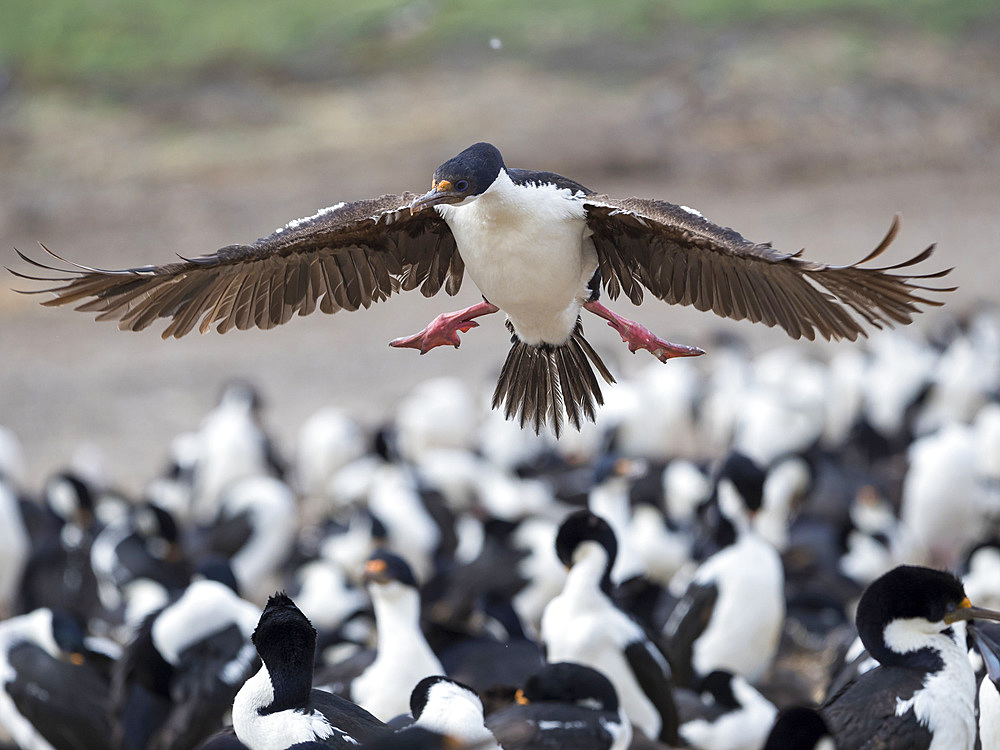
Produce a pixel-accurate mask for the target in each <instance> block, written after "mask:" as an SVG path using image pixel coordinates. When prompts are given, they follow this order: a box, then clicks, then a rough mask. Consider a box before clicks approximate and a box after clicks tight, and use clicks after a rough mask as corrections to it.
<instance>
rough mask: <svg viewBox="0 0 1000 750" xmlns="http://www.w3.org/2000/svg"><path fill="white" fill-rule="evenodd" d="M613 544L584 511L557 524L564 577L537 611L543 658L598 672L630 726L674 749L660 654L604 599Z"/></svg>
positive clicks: (673, 712) (672, 711) (672, 712)
mask: <svg viewBox="0 0 1000 750" xmlns="http://www.w3.org/2000/svg"><path fill="white" fill-rule="evenodd" d="M617 546H618V545H617V542H616V540H615V535H614V532H612V530H611V527H610V526H609V525H608V524H607V522H606V521H604V520H603V519H602V518H600V517H599V516H595V515H594V514H593V513H591V512H590V511H586V510H581V511H577V512H575V513H572V514H570V515H569V516H568V517H567V518H566V520H565V521H563V523H562V525H561V526H560V527H559V533H558V535H557V536H556V552H557V554H558V556H559V559H560V561H561V562H562V563H563V564H564V565H566V566H567V567H569V574H568V575H567V577H566V584H565V586H564V587H563V590H562V593H561V594H559V596H557V597H556V598H554V599H553V600H552V601H551V602H549V604H548V606H546V608H545V612H544V613H543V614H542V629H541V636H542V642H543V643H544V644H545V651H546V657H547V659H548V660H549V661H554V662H555V661H572V662H578V663H581V664H586V665H587V666H589V667H593V668H595V669H597V670H599V671H601V672H602V673H604V674H605V675H606V676H607V677H608V679H610V680H611V683H612V684H613V685H614V686H615V691H616V692H617V694H618V698H619V700H620V701H621V704H622V708H623V709H624V710H625V713H626V715H627V716H628V718H629V720H630V721H631V722H632V724H633V726H635V727H636V728H638V729H640V730H641V731H642V732H643V733H644V734H645V735H646V736H647V737H648V738H649V739H654V740H657V739H658V740H660V741H661V742H667V743H674V744H679V737H678V735H677V709H676V707H675V705H674V699H673V694H672V693H673V687H672V685H671V680H672V671H671V668H670V665H669V663H668V662H667V659H666V656H664V654H663V652H662V651H661V650H660V648H659V646H658V645H657V644H656V643H655V642H654V641H653V640H652V639H650V637H649V635H648V634H647V633H646V631H645V630H644V629H643V627H642V626H641V625H639V623H637V622H636V621H635V620H633V619H631V618H630V617H629V616H628V615H627V614H626V613H625V612H623V611H622V610H621V609H619V608H618V607H617V606H616V605H615V603H614V602H613V601H612V600H611V598H610V591H611V569H612V567H613V566H614V563H615V555H616V551H617Z"/></svg>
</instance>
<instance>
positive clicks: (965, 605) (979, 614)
mask: <svg viewBox="0 0 1000 750" xmlns="http://www.w3.org/2000/svg"><path fill="white" fill-rule="evenodd" d="M942 619H943V620H944V621H945V622H946V623H948V624H949V625H951V624H952V623H955V622H958V621H959V620H993V621H994V622H1000V612H994V611H993V610H992V609H983V608H982V607H974V606H973V605H972V602H970V601H969V600H968V598H965V599H963V600H962V601H961V603H960V604H959V605H958V606H957V607H955V609H953V610H952V611H951V612H948V613H947V614H946V615H945V616H944V617H943V618H942Z"/></svg>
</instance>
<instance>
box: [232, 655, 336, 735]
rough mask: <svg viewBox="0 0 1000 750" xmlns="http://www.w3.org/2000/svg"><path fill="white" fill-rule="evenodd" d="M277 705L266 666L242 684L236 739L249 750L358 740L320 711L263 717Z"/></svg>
mask: <svg viewBox="0 0 1000 750" xmlns="http://www.w3.org/2000/svg"><path fill="white" fill-rule="evenodd" d="M272 703H274V685H273V684H272V683H271V675H270V673H269V672H268V671H267V667H266V666H262V667H261V668H260V670H259V671H258V672H257V674H255V675H254V676H253V677H251V678H250V679H249V680H247V681H246V682H245V683H243V687H242V688H240V691H239V692H238V693H237V694H236V699H235V700H234V701H233V729H234V730H235V732H236V737H237V738H238V739H239V741H240V742H242V743H243V744H244V745H246V746H247V747H248V748H250V750H269V748H274V747H288V746H290V745H294V744H295V743H297V742H308V741H310V740H323V739H326V738H327V737H331V736H332V735H334V734H339V735H341V736H342V737H343V738H344V739H346V740H347V741H349V742H355V743H356V741H355V740H354V739H353V738H352V737H349V736H348V735H347V734H345V733H344V732H341V731H340V730H339V729H337V728H336V727H334V726H332V725H331V724H330V722H329V721H327V719H326V717H325V716H323V714H321V713H320V712H318V711H311V712H305V711H303V710H302V709H298V708H288V709H285V710H284V711H276V712H274V713H272V714H262V713H261V709H266V708H267V707H268V706H270V705H271V704H272Z"/></svg>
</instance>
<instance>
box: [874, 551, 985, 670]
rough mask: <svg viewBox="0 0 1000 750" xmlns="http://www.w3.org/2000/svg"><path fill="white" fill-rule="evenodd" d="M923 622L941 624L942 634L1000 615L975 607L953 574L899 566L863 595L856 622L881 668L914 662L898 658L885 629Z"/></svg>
mask: <svg viewBox="0 0 1000 750" xmlns="http://www.w3.org/2000/svg"><path fill="white" fill-rule="evenodd" d="M912 618H922V619H924V620H927V621H928V622H931V623H941V630H944V629H945V628H947V627H948V626H950V625H951V624H953V623H955V622H958V621H959V620H972V619H976V618H979V619H987V620H997V619H1000V613H996V612H992V611H990V610H987V609H982V608H980V607H974V606H972V604H971V602H969V599H968V598H967V597H966V595H965V589H964V588H963V587H962V582H961V581H960V580H959V579H958V578H956V577H955V576H954V575H952V574H951V573H946V572H945V571H942V570H933V569H931V568H924V567H920V566H916V565H900V566H899V567H898V568H893V569H892V570H890V571H889V572H888V573H886V574H884V575H883V576H882V577H880V578H877V579H875V581H873V582H872V584H871V585H870V586H869V587H868V588H867V589H866V590H865V592H864V593H863V594H862V595H861V600H860V601H859V602H858V610H857V614H856V616H855V622H856V624H857V627H858V635H859V636H860V637H861V642H862V643H863V644H864V645H865V648H867V649H868V651H869V653H871V654H872V656H874V657H875V658H876V659H878V661H879V662H880V663H882V664H902V663H904V661H905V662H907V663H909V662H912V661H913V658H912V653H913V652H911V653H910V654H907V655H905V656H904V655H901V654H897V653H896V652H895V651H893V650H891V649H890V648H889V647H888V646H887V645H886V643H885V628H886V626H887V625H889V623H891V622H893V621H894V620H904V619H912Z"/></svg>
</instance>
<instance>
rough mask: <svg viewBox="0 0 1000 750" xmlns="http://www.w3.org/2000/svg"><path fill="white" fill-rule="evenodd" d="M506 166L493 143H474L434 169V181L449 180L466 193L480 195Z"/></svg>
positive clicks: (457, 188) (457, 189) (458, 189)
mask: <svg viewBox="0 0 1000 750" xmlns="http://www.w3.org/2000/svg"><path fill="white" fill-rule="evenodd" d="M503 168H504V164H503V157H502V156H501V155H500V152H499V151H498V150H497V148H496V146H494V145H493V144H491V143H474V144H472V145H471V146H469V147H468V148H467V149H465V150H464V151H462V152H461V153H460V154H458V155H457V156H453V157H452V158H451V159H449V160H448V161H446V162H445V163H444V164H442V165H441V166H440V167H438V168H437V169H436V170H435V171H434V182H435V183H437V182H438V181H440V180H447V181H448V182H450V183H451V184H452V186H453V188H454V189H455V190H456V191H457V192H460V193H465V194H466V195H480V194H482V193H483V192H485V190H486V188H488V187H489V186H490V185H492V184H493V182H494V180H496V178H497V175H498V174H500V170H501V169H503Z"/></svg>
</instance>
